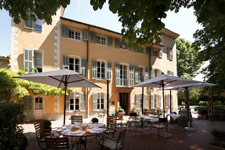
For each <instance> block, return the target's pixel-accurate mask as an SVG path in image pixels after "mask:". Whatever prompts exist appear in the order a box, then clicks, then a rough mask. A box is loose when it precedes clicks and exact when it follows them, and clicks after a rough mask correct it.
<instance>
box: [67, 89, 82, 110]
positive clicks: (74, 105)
mask: <svg viewBox="0 0 225 150" xmlns="http://www.w3.org/2000/svg"><path fill="white" fill-rule="evenodd" d="M79 109H80V95H79V94H78V93H71V94H70V96H69V110H79Z"/></svg>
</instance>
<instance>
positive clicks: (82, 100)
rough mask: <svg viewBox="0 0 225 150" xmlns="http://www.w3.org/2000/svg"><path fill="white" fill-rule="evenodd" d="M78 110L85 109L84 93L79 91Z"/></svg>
mask: <svg viewBox="0 0 225 150" xmlns="http://www.w3.org/2000/svg"><path fill="white" fill-rule="evenodd" d="M80 110H82V111H85V93H84V92H80Z"/></svg>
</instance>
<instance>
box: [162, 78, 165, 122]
mask: <svg viewBox="0 0 225 150" xmlns="http://www.w3.org/2000/svg"><path fill="white" fill-rule="evenodd" d="M162 96H163V118H165V106H164V84H163V81H162Z"/></svg>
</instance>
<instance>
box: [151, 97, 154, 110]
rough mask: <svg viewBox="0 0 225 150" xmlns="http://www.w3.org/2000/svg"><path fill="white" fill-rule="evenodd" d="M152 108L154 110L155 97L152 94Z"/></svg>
mask: <svg viewBox="0 0 225 150" xmlns="http://www.w3.org/2000/svg"><path fill="white" fill-rule="evenodd" d="M151 108H154V95H152V94H151Z"/></svg>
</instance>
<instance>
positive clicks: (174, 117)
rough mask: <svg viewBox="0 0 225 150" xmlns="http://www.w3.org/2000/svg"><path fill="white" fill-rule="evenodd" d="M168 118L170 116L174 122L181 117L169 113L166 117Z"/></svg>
mask: <svg viewBox="0 0 225 150" xmlns="http://www.w3.org/2000/svg"><path fill="white" fill-rule="evenodd" d="M168 116H170V117H171V118H173V119H174V120H176V119H177V118H179V117H180V116H181V115H179V114H174V113H171V114H167V117H168Z"/></svg>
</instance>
